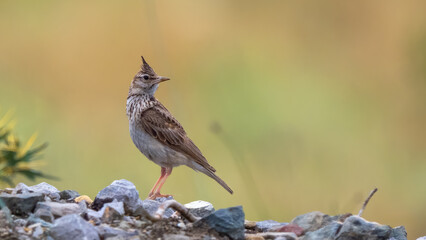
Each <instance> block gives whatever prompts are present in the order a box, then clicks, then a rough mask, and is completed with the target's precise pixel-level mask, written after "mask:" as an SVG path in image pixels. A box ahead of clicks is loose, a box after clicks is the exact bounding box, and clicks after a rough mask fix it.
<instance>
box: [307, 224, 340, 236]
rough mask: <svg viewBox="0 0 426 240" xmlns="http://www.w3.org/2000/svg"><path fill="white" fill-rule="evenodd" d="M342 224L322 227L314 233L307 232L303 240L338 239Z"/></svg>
mask: <svg viewBox="0 0 426 240" xmlns="http://www.w3.org/2000/svg"><path fill="white" fill-rule="evenodd" d="M341 226H342V224H341V223H339V222H333V223H331V224H329V225H327V226H325V227H322V228H320V229H318V230H315V231H313V232H307V233H306V234H305V236H304V237H303V240H316V239H324V240H333V239H335V237H336V234H337V232H338V231H339V229H340V228H341Z"/></svg>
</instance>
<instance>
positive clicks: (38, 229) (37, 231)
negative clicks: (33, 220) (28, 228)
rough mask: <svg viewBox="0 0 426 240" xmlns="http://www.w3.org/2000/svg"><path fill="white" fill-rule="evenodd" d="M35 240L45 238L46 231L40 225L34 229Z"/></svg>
mask: <svg viewBox="0 0 426 240" xmlns="http://www.w3.org/2000/svg"><path fill="white" fill-rule="evenodd" d="M31 236H32V237H33V239H41V238H43V237H44V231H43V228H42V227H41V226H40V225H39V226H37V227H35V228H34V230H33V234H32V235H31Z"/></svg>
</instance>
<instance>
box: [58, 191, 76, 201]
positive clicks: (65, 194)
mask: <svg viewBox="0 0 426 240" xmlns="http://www.w3.org/2000/svg"><path fill="white" fill-rule="evenodd" d="M59 196H60V197H61V199H63V200H73V199H74V198H76V197H78V196H80V194H78V192H76V191H74V190H64V191H62V192H59Z"/></svg>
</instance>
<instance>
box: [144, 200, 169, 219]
mask: <svg viewBox="0 0 426 240" xmlns="http://www.w3.org/2000/svg"><path fill="white" fill-rule="evenodd" d="M141 203H142V207H143V208H144V209H145V210H146V211H147V212H148V213H149V214H151V215H154V214H155V212H156V211H157V209H158V207H159V206H160V205H161V203H160V202H158V201H155V200H150V199H146V200H143V201H141ZM173 213H174V211H173V210H172V209H171V208H167V209H166V211H164V214H163V218H169V217H171V216H172V215H173Z"/></svg>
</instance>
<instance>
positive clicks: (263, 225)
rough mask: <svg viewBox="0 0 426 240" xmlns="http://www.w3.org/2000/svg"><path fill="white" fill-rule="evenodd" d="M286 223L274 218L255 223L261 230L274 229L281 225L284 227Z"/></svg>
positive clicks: (268, 230)
mask: <svg viewBox="0 0 426 240" xmlns="http://www.w3.org/2000/svg"><path fill="white" fill-rule="evenodd" d="M287 224H288V223H281V222H277V221H274V220H265V221H260V222H257V223H256V227H257V228H259V229H260V230H261V231H262V232H270V231H275V230H276V229H279V228H281V227H284V226H285V225H287Z"/></svg>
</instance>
